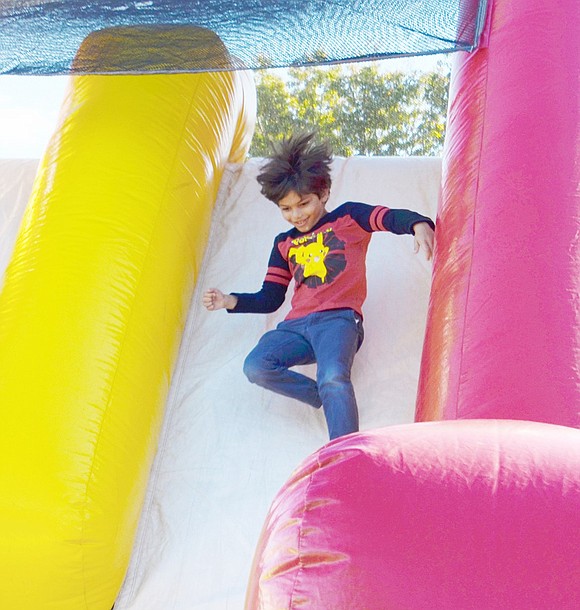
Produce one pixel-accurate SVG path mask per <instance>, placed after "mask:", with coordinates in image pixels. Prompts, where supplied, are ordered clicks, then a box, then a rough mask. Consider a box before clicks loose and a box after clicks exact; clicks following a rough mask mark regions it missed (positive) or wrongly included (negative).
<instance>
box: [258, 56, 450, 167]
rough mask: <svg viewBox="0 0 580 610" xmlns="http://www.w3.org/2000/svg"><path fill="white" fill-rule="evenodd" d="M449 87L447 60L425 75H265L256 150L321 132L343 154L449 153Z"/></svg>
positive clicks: (353, 69)
mask: <svg viewBox="0 0 580 610" xmlns="http://www.w3.org/2000/svg"><path fill="white" fill-rule="evenodd" d="M448 85H449V71H448V69H447V70H446V69H445V66H444V65H440V66H439V67H438V69H437V70H436V71H434V72H430V73H426V74H419V75H417V74H415V73H412V74H405V73H403V72H391V73H384V72H380V71H379V69H378V68H377V66H376V65H370V66H369V65H363V66H362V67H361V66H359V65H353V64H350V65H342V66H332V67H330V68H328V67H324V68H320V67H318V68H290V69H289V70H288V71H287V72H286V73H285V74H284V75H283V76H282V75H277V74H274V73H272V72H270V71H263V72H259V73H257V77H256V86H257V94H258V118H257V126H256V134H255V136H254V141H253V143H252V147H251V149H250V155H251V156H255V157H259V156H265V155H267V154H268V153H269V152H270V149H269V144H268V142H269V141H277V140H279V139H280V138H282V137H284V136H288V135H290V134H291V133H293V132H294V131H296V130H308V131H310V130H316V131H318V133H319V134H320V135H321V137H323V138H325V139H328V140H329V141H330V143H331V144H332V147H333V150H334V153H335V154H337V155H341V156H351V155H366V156H372V155H402V156H405V155H438V154H441V151H442V147H443V139H444V135H445V119H446V112H447V91H448Z"/></svg>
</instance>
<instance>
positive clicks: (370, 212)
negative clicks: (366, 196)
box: [345, 202, 435, 235]
mask: <svg viewBox="0 0 580 610" xmlns="http://www.w3.org/2000/svg"><path fill="white" fill-rule="evenodd" d="M345 208H347V210H348V213H349V214H350V215H351V216H352V218H354V220H356V222H357V223H358V224H359V225H360V226H361V227H362V228H363V229H364V230H365V231H369V232H373V231H390V232H391V233H396V234H397V235H405V234H407V235H409V234H410V235H414V234H415V231H414V229H413V227H414V225H416V224H417V223H421V222H426V223H427V224H428V225H429V226H430V227H431V228H432V229H435V223H434V222H433V221H432V220H431V219H430V218H429V217H428V216H423V215H422V214H419V213H418V212H414V211H413V210H404V209H391V208H387V207H385V206H382V205H369V204H368V203H353V202H350V203H347V204H345Z"/></svg>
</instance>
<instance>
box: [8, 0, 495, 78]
mask: <svg viewBox="0 0 580 610" xmlns="http://www.w3.org/2000/svg"><path fill="white" fill-rule="evenodd" d="M485 4H486V1H485V0H301V1H300V0H133V1H129V0H125V1H124V0H60V1H58V0H2V1H1V2H0V73H1V74H64V73H69V72H80V73H111V72H125V73H142V72H180V71H186V72H194V71H208V70H223V69H234V68H240V67H245V68H250V69H257V68H272V67H282V66H298V65H308V64H322V63H331V62H338V61H349V60H362V59H378V58H384V57H391V56H393V57H394V56H405V55H423V54H430V53H447V52H451V51H456V50H467V51H469V50H472V49H474V48H475V47H476V46H477V42H478V38H479V34H480V30H481V26H482V22H483V15H484V12H485ZM222 43H223V44H222Z"/></svg>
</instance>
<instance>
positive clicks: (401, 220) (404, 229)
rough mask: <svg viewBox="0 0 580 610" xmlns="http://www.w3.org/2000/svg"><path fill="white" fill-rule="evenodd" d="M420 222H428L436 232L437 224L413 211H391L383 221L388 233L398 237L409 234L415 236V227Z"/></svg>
mask: <svg viewBox="0 0 580 610" xmlns="http://www.w3.org/2000/svg"><path fill="white" fill-rule="evenodd" d="M418 222H426V223H428V224H429V226H430V227H431V228H432V229H433V230H435V223H434V222H433V221H432V220H431V219H430V218H429V217H427V216H423V215H422V214H419V213H417V212H413V211H412V210H396V209H395V210H393V209H389V211H388V212H387V213H386V214H385V217H384V219H383V224H384V225H385V228H386V229H387V231H390V232H391V233H396V234H397V235H405V234H407V233H410V234H411V235H414V234H415V231H414V230H413V225H416V224H417V223H418Z"/></svg>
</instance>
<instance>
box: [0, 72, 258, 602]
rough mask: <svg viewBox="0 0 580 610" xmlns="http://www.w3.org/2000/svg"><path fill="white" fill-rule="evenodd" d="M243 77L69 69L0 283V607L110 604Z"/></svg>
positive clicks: (231, 151) (246, 107)
mask: <svg viewBox="0 0 580 610" xmlns="http://www.w3.org/2000/svg"><path fill="white" fill-rule="evenodd" d="M254 113H255V91H254V86H253V83H252V81H251V78H250V77H249V76H248V75H247V73H243V72H242V73H236V72H221V73H207V74H179V75H147V76H111V75H107V76H96V75H93V76H79V77H75V78H74V79H73V80H71V86H70V91H69V93H68V95H67V99H66V100H65V102H64V105H63V109H62V112H61V118H60V124H59V128H58V130H57V132H56V134H55V135H54V137H53V139H52V141H51V143H50V145H49V148H48V151H47V153H46V155H45V157H44V159H43V161H42V162H41V166H40V169H39V172H38V175H37V178H36V181H35V186H34V190H33V194H32V197H31V201H30V203H29V206H28V209H27V212H26V214H25V218H24V221H23V225H22V227H21V232H20V235H19V238H18V241H17V244H16V247H15V252H14V255H13V258H12V261H11V263H10V265H9V267H8V269H7V271H6V277H5V283H4V287H3V291H2V294H1V295H0V409H1V411H0V412H1V422H0V464H1V466H0V490H1V495H0V539H1V540H2V544H1V545H0V549H1V550H0V574H1V581H2V583H1V585H0V608H6V609H8V608H10V609H11V610H44V609H46V610H48V609H50V610H85V609H87V610H88V609H90V610H97V609H98V610H110V608H111V606H112V605H113V602H114V600H115V597H116V595H117V593H118V591H119V588H120V586H121V583H122V580H123V577H124V574H125V571H126V568H127V565H128V561H129V557H130V553H131V546H132V543H133V538H134V534H135V529H136V525H137V522H138V517H139V513H140V509H141V506H142V501H143V498H144V493H145V489H146V485H147V478H148V474H149V470H150V466H151V463H152V460H153V457H154V454H155V450H156V443H157V437H158V431H159V429H160V425H161V420H162V415H163V406H164V402H165V398H166V395H167V391H168V387H169V383H170V378H171V372H172V367H173V364H174V361H175V357H176V354H177V351H178V347H179V341H180V336H181V332H182V329H183V327H184V324H185V317H186V314H187V309H188V306H189V301H190V299H191V295H192V290H193V286H194V282H195V277H196V274H197V269H198V267H199V265H200V263H201V260H202V257H203V253H204V248H205V243H206V238H207V234H208V230H209V224H210V216H211V212H212V206H213V202H214V199H215V195H216V192H217V189H218V185H219V181H220V177H221V173H222V169H223V167H224V165H225V163H226V162H228V161H236V162H237V161H241V160H243V159H244V157H245V155H246V153H247V149H248V145H249V140H250V138H251V133H252V129H253V121H254Z"/></svg>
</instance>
